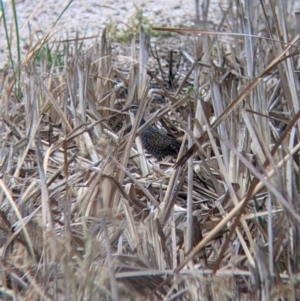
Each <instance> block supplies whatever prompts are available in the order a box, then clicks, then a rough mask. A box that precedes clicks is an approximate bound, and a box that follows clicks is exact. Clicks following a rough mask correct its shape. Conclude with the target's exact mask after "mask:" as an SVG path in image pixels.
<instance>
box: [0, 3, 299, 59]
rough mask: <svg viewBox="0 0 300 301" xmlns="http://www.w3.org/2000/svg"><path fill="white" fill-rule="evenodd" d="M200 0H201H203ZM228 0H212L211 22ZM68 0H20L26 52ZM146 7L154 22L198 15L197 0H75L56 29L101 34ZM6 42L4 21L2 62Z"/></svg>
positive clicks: (173, 22) (293, 6)
mask: <svg viewBox="0 0 300 301" xmlns="http://www.w3.org/2000/svg"><path fill="white" fill-rule="evenodd" d="M200 2H202V1H201V0H200ZM228 2H229V0H211V1H210V7H209V16H208V20H209V22H210V23H211V24H216V25H217V24H218V23H219V22H220V18H221V16H222V14H221V10H220V6H221V7H222V8H223V9H225V8H226V7H227V5H228ZM3 3H4V8H5V14H6V18H7V23H8V24H9V25H10V26H11V33H12V35H14V32H15V31H14V28H13V26H12V24H13V22H12V7H11V1H9V0H7V1H5V2H4V1H3ZM67 3H68V1H59V0H42V1H38V0H23V1H20V0H19V1H18V0H17V4H16V7H17V14H18V22H19V24H18V26H19V29H20V33H21V34H20V36H21V40H22V44H21V45H22V53H23V54H24V53H26V44H27V43H28V41H30V40H31V39H33V40H37V38H38V37H39V38H41V37H42V36H43V34H45V33H47V32H48V31H49V29H51V27H52V24H53V23H54V22H55V21H56V20H57V18H58V16H59V15H60V13H61V12H62V11H63V9H64V7H65V6H66V5H67ZM288 4H289V11H292V10H293V11H295V10H299V9H300V0H294V1H292V0H288ZM137 7H138V8H140V9H143V11H144V16H145V17H147V19H148V20H149V21H150V22H151V23H152V24H153V25H154V26H166V25H168V26H178V25H179V24H182V26H183V27H184V26H190V25H192V24H193V20H194V18H195V0H163V1H159V0H148V1H134V2H133V1H122V0H114V1H111V0H110V1H107V0H98V1H95V0H75V1H74V2H73V3H72V4H71V5H70V6H69V8H68V9H67V10H66V12H65V13H64V15H63V17H62V20H61V21H60V22H59V23H58V24H57V26H56V28H55V31H57V32H59V34H60V35H63V36H64V37H66V35H68V38H73V37H74V36H75V32H76V31H78V32H79V33H80V36H82V37H83V36H94V35H99V33H101V30H102V29H103V28H104V27H105V25H106V24H108V23H110V22H113V23H115V24H118V25H124V26H125V23H126V22H127V21H128V19H129V18H130V17H131V16H133V15H134V13H135V12H136V8H137ZM12 46H13V52H14V53H16V43H15V40H13V42H12ZM7 59H8V54H7V45H6V38H5V33H4V27H3V21H2V22H1V27H0V60H1V62H2V63H1V65H2V64H3V62H5V61H7Z"/></svg>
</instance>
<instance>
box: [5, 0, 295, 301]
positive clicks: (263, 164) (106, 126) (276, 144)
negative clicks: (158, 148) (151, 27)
mask: <svg viewBox="0 0 300 301" xmlns="http://www.w3.org/2000/svg"><path fill="white" fill-rule="evenodd" d="M204 2H205V4H207V3H209V1H207V2H206V1H204ZM70 3H71V2H70ZM233 4H234V5H233ZM251 5H252V2H251V1H245V3H244V1H235V2H234V3H233V1H228V5H227V6H226V8H224V9H223V18H222V20H220V24H219V25H218V26H217V27H216V28H214V30H213V31H212V24H210V23H209V21H208V20H207V18H205V16H206V15H207V14H206V13H207V12H206V10H207V9H209V7H208V6H206V5H203V6H202V8H203V11H202V13H203V16H202V17H203V18H202V17H201V16H198V17H199V19H201V20H203V22H202V23H200V22H196V26H195V28H193V29H190V28H189V29H187V28H180V29H162V28H156V30H158V31H163V30H167V31H168V32H171V33H172V35H171V36H168V37H164V38H161V39H158V40H157V39H156V42H155V44H154V43H152V40H149V38H148V36H147V34H145V32H144V31H143V29H141V30H140V33H139V38H138V44H136V42H135V40H132V42H131V44H130V45H129V44H128V45H127V44H126V51H127V52H126V53H125V55H124V53H122V55H121V51H122V49H124V48H122V47H124V44H122V45H120V44H113V45H112V44H111V42H110V40H109V39H108V38H107V34H106V31H105V30H104V31H103V33H102V36H101V37H100V38H99V39H95V44H94V46H93V47H91V48H90V49H86V48H84V43H85V39H82V38H80V37H74V38H71V39H70V38H69V37H68V39H67V38H66V39H61V41H59V42H58V41H57V40H55V36H52V32H51V31H49V32H48V33H46V34H45V36H44V39H43V40H40V41H39V42H37V43H32V44H31V45H29V48H28V49H29V50H28V53H27V55H25V56H24V57H22V58H21V54H20V51H18V52H17V60H15V58H13V55H12V53H11V52H9V59H8V62H7V67H6V69H5V70H2V72H1V81H0V82H1V95H0V97H1V98H0V101H1V102H0V111H1V116H0V128H1V131H0V133H1V134H0V143H1V147H0V167H1V179H0V188H1V189H0V199H1V211H0V230H1V232H0V233H1V236H0V238H1V239H0V243H1V249H0V250H1V252H0V256H1V260H0V262H1V269H0V281H1V286H0V298H1V299H3V300H170V301H171V300H298V299H299V298H300V291H299V281H300V279H299V277H300V276H299V275H300V274H299V269H300V266H299V262H300V253H299V245H300V242H299V240H300V229H299V221H300V215H299V213H300V211H299V189H300V186H299V184H300V181H299V179H300V177H299V147H300V144H299V117H300V110H299V99H298V94H299V80H298V73H297V70H298V68H299V67H298V60H297V59H298V56H299V49H298V45H299V35H298V34H297V32H298V29H297V28H296V27H295V28H294V27H293V26H292V25H293V24H297V19H295V22H290V19H292V18H296V17H294V16H295V14H294V11H293V6H292V5H291V4H289V5H287V4H286V3H285V1H278V2H276V5H275V1H261V2H260V6H258V5H255V6H253V7H252V6H251ZM198 13H199V12H198ZM2 16H4V8H3V7H2ZM16 18H17V15H16V14H15V19H16ZM60 18H63V16H62V15H60ZM198 21H199V20H198ZM2 22H4V23H3V24H4V25H5V28H8V24H7V23H6V20H5V19H4V18H3V19H2ZM14 24H15V26H16V27H17V22H14ZM208 29H209V31H208ZM52 30H53V31H54V32H55V28H53V29H52ZM6 32H7V44H8V49H9V51H10V49H11V43H10V41H11V40H10V38H9V37H8V31H6ZM174 33H180V34H184V35H182V36H181V37H180V38H176V36H175V35H174ZM232 33H236V34H232ZM199 34H201V36H199ZM220 37H221V38H220ZM222 37H226V38H224V41H223V38H222ZM179 39H181V42H182V41H184V43H182V45H183V46H182V47H181V48H179V43H178V41H179ZM221 40H222V42H221ZM17 41H18V43H20V42H19V39H17ZM150 42H151V43H150ZM166 45H170V46H169V48H168V47H167V50H166V47H165V46H166ZM19 46H20V45H19ZM176 47H177V48H176ZM18 49H20V47H18ZM132 102H135V103H138V104H139V111H138V113H137V116H136V118H135V120H134V121H133V123H131V122H130V119H129V116H128V114H127V113H126V112H123V111H122V109H123V108H125V107H127V106H128V105H130V103H132ZM142 116H146V117H147V118H146V119H147V125H149V124H152V123H156V124H157V126H160V127H162V128H164V130H167V131H169V132H170V133H172V135H174V136H176V137H177V138H178V139H180V140H181V141H182V147H181V150H180V152H179V154H178V158H177V159H176V161H177V163H176V164H175V168H174V163H175V158H167V159H165V160H164V161H163V162H160V164H157V162H155V160H153V158H149V156H148V155H147V154H145V153H144V150H143V148H142V146H141V143H140V141H139V138H138V133H140V132H141V129H140V128H139V121H140V120H141V118H142ZM158 121H159V123H158ZM153 161H154V164H153Z"/></svg>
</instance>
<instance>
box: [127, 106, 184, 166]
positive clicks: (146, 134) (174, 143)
mask: <svg viewBox="0 0 300 301" xmlns="http://www.w3.org/2000/svg"><path fill="white" fill-rule="evenodd" d="M129 113H130V114H133V115H134V116H136V113H137V105H135V104H132V105H131V106H130V108H129ZM145 122H146V121H145V120H144V119H143V118H142V120H141V123H140V126H142V125H143V124H145ZM140 138H141V141H142V145H143V148H144V149H145V150H146V151H147V152H149V153H150V154H151V155H152V156H154V157H155V158H156V159H157V160H159V161H161V160H162V159H163V158H164V157H167V156H174V155H177V154H178V152H179V149H180V145H181V142H180V141H178V140H177V139H175V138H174V137H173V136H172V135H170V134H167V133H165V132H164V131H162V130H159V129H158V128H157V127H155V126H149V127H147V128H145V129H144V130H143V131H142V132H141V133H140Z"/></svg>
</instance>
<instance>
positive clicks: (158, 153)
mask: <svg viewBox="0 0 300 301" xmlns="http://www.w3.org/2000/svg"><path fill="white" fill-rule="evenodd" d="M140 137H141V141H142V144H143V147H144V148H145V149H146V150H147V151H148V152H149V153H150V154H151V155H153V156H154V157H155V158H157V159H158V160H161V159H162V158H164V157H166V156H174V155H177V154H178V152H179V149H180V145H181V143H180V142H179V141H178V140H176V139H175V138H174V137H173V136H171V135H169V134H167V133H165V132H163V131H161V130H159V129H157V128H156V127H154V126H150V127H148V128H146V129H145V130H144V131H143V132H142V133H141V134H140Z"/></svg>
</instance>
